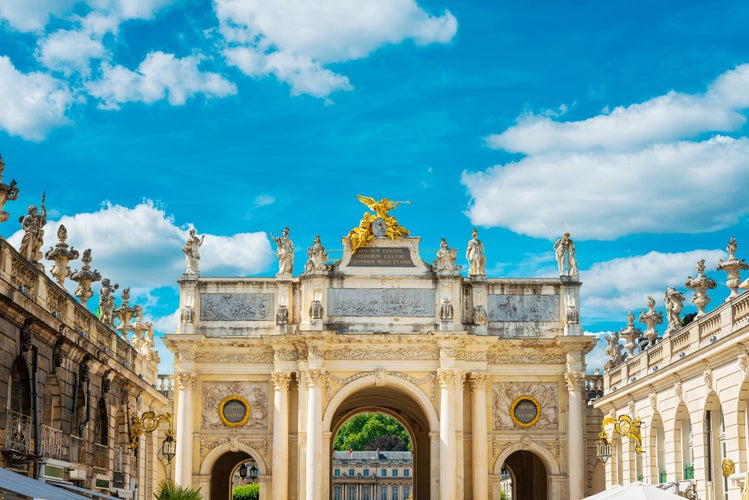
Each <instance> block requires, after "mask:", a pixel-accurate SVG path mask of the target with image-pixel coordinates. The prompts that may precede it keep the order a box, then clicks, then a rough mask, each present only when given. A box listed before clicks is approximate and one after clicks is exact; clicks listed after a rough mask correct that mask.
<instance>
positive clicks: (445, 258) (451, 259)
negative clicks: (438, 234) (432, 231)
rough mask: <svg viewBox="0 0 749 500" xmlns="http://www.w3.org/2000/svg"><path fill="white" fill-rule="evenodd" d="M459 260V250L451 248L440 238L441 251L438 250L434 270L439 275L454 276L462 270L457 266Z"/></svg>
mask: <svg viewBox="0 0 749 500" xmlns="http://www.w3.org/2000/svg"><path fill="white" fill-rule="evenodd" d="M457 258H458V249H457V248H450V247H449V246H448V244H447V240H446V239H445V238H440V249H439V250H437V259H436V260H435V261H434V262H433V263H432V269H434V271H435V272H437V273H439V274H453V273H455V272H456V271H458V270H460V266H456V265H455V261H456V260H457Z"/></svg>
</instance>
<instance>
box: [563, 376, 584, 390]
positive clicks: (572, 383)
mask: <svg viewBox="0 0 749 500" xmlns="http://www.w3.org/2000/svg"><path fill="white" fill-rule="evenodd" d="M564 381H565V382H567V390H570V391H581V390H582V389H583V383H584V382H585V374H584V373H583V372H567V373H565V374H564Z"/></svg>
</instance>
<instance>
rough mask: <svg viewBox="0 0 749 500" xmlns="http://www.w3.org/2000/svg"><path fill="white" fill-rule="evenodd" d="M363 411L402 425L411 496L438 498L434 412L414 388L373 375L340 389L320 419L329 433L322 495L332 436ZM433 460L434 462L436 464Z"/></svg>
mask: <svg viewBox="0 0 749 500" xmlns="http://www.w3.org/2000/svg"><path fill="white" fill-rule="evenodd" d="M363 411H368V412H381V413H385V414H388V415H390V416H392V417H394V418H395V419H397V420H398V421H399V422H400V423H401V424H402V425H403V426H404V427H405V428H406V430H407V431H408V433H409V434H410V436H411V442H412V446H413V471H414V473H413V498H418V499H430V498H438V497H439V489H438V486H437V482H436V480H437V476H438V475H439V465H438V460H439V458H438V456H437V455H435V453H434V452H433V450H434V448H435V444H436V445H437V446H436V447H437V450H438V449H439V448H438V446H439V445H438V443H432V440H433V439H436V438H433V437H434V436H437V433H438V429H439V423H438V420H437V415H436V412H435V410H434V407H433V406H432V405H431V402H430V401H429V399H428V398H427V396H426V395H425V394H424V393H423V392H422V391H421V390H419V388H418V387H416V386H414V385H413V384H411V383H410V382H408V381H406V380H403V379H400V378H398V377H394V376H387V377H385V378H384V380H383V379H379V380H378V381H377V383H375V377H374V376H371V377H364V378H362V379H359V380H357V381H354V382H352V383H350V384H349V385H347V386H345V387H344V388H342V389H341V390H340V391H339V392H338V393H337V394H336V395H335V396H334V398H333V400H332V401H331V404H330V405H329V407H328V410H327V411H326V413H325V416H324V418H323V430H324V431H330V432H326V435H328V436H331V437H330V438H329V439H328V440H327V442H326V443H324V449H325V453H326V454H327V459H326V462H325V464H326V466H325V467H323V473H324V474H325V478H326V480H324V481H323V485H324V491H323V498H332V496H331V494H332V492H331V480H332V476H331V474H330V470H331V461H332V458H331V457H332V455H333V439H332V438H333V437H335V433H336V432H337V431H338V429H340V427H341V426H342V425H343V424H344V423H345V422H346V421H347V420H348V419H350V418H351V417H353V416H354V415H356V414H358V413H362V412H363ZM430 433H431V436H430ZM433 461H437V465H435V464H433ZM388 498H389V496H388Z"/></svg>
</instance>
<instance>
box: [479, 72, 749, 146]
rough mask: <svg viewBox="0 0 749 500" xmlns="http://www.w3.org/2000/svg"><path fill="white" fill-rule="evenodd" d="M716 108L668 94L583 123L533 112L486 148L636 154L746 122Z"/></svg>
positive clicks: (706, 100)
mask: <svg viewBox="0 0 749 500" xmlns="http://www.w3.org/2000/svg"><path fill="white" fill-rule="evenodd" d="M747 90H749V85H747ZM715 104H716V103H715V100H714V99H712V98H705V97H702V96H691V95H685V94H678V93H676V92H669V93H668V94H666V95H665V96H660V97H656V98H654V99H651V100H650V101H647V102H645V103H642V104H633V105H631V106H629V107H626V108H625V107H617V108H615V109H614V110H613V111H612V112H611V113H608V114H603V115H598V116H595V117H593V118H589V119H587V120H582V121H578V122H558V121H555V120H554V119H553V118H551V117H549V116H539V115H534V114H528V115H525V116H522V117H520V119H519V120H518V124H517V125H515V126H514V127H510V128H509V129H507V130H506V131H505V132H503V133H501V134H498V135H491V136H489V137H488V138H487V144H488V145H489V146H491V147H495V148H501V149H505V150H507V151H512V152H518V153H525V154H543V153H548V152H550V151H570V152H582V151H591V150H593V151H595V150H606V151H631V150H636V149H639V148H643V147H647V146H649V145H651V144H653V143H658V142H663V141H671V140H674V139H679V138H682V137H691V136H693V135H695V134H699V133H702V132H704V131H716V130H718V131H728V130H734V129H736V128H738V127H740V126H741V125H743V124H744V122H745V121H746V118H745V117H744V115H742V114H740V113H738V112H736V111H735V110H734V109H732V108H729V107H725V106H716V105H715Z"/></svg>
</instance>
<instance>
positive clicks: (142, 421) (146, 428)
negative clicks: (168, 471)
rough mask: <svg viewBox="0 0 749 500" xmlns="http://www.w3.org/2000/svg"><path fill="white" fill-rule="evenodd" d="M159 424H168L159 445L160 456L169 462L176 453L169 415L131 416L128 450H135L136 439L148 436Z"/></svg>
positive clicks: (146, 414)
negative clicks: (164, 435) (162, 440)
mask: <svg viewBox="0 0 749 500" xmlns="http://www.w3.org/2000/svg"><path fill="white" fill-rule="evenodd" d="M161 422H166V423H167V424H169V428H168V429H167V431H166V437H165V438H164V442H163V443H161V454H162V455H164V458H166V460H167V462H171V461H172V459H173V458H174V455H175V453H176V449H177V441H176V440H175V439H174V431H173V430H172V415H171V414H170V413H163V414H160V415H157V414H156V413H154V412H152V411H147V412H144V413H143V415H141V416H140V417H138V416H137V415H133V416H132V417H131V418H130V448H131V449H132V450H137V449H138V438H139V437H140V436H142V435H144V434H150V433H152V432H153V431H155V430H156V429H157V428H158V427H159V424H160V423H161Z"/></svg>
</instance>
